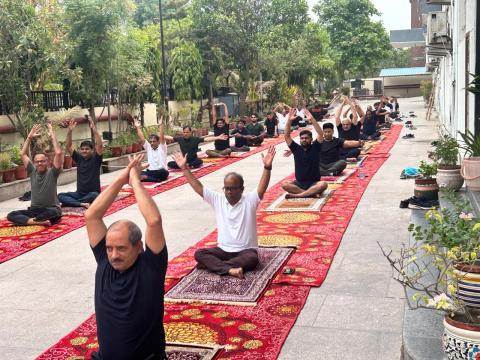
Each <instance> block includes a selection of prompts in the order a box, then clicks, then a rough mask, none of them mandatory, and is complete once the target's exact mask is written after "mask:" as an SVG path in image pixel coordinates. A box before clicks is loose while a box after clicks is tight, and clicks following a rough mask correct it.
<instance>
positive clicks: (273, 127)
mask: <svg viewBox="0 0 480 360" xmlns="http://www.w3.org/2000/svg"><path fill="white" fill-rule="evenodd" d="M264 125H265V128H266V129H267V133H266V135H265V137H267V138H273V137H278V120H277V116H276V115H275V113H274V112H273V111H269V112H268V113H267V118H266V119H265V123H264Z"/></svg>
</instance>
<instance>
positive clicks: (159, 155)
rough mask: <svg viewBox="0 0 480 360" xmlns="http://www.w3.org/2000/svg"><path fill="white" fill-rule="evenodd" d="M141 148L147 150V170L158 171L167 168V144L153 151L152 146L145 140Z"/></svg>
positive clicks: (160, 145)
mask: <svg viewBox="0 0 480 360" xmlns="http://www.w3.org/2000/svg"><path fill="white" fill-rule="evenodd" d="M143 148H144V149H145V150H147V161H148V170H160V169H166V168H167V144H166V143H163V144H159V145H158V147H157V148H156V149H155V150H153V148H152V145H150V143H149V142H148V141H147V140H145V142H144V143H143Z"/></svg>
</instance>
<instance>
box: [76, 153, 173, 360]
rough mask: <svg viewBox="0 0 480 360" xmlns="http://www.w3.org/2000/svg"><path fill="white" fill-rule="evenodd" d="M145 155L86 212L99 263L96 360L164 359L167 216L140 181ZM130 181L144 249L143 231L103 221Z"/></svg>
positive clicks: (132, 162) (134, 160)
mask: <svg viewBox="0 0 480 360" xmlns="http://www.w3.org/2000/svg"><path fill="white" fill-rule="evenodd" d="M142 158H143V155H142V154H139V155H136V156H135V157H133V158H132V157H131V158H130V163H129V164H128V166H127V168H125V169H124V170H122V171H121V173H120V175H119V176H118V177H117V178H116V179H115V180H114V181H113V182H112V183H111V184H110V185H109V186H108V188H106V189H105V190H104V191H102V193H101V194H100V195H99V196H98V197H97V199H96V200H95V201H94V202H93V204H92V205H91V206H90V207H89V208H88V210H87V211H86V213H85V220H86V225H87V234H88V240H89V242H90V247H91V248H92V251H93V255H94V256H95V260H96V262H97V270H96V273H95V315H96V319H97V337H98V344H99V351H98V353H95V354H93V356H92V358H93V359H104V360H109V359H115V360H136V359H139V360H140V359H141V360H143V359H152V360H153V359H155V360H165V359H166V356H165V331H164V328H163V308H164V306H163V295H164V282H165V273H166V271H167V264H168V254H167V247H166V245H165V236H164V233H163V228H162V218H161V216H160V212H159V210H158V208H157V205H155V202H154V201H153V199H152V197H151V196H150V194H149V193H148V192H147V190H146V189H145V187H144V186H143V184H142V182H141V177H140V176H141V175H140V174H141V170H142V167H141V165H140V162H141V160H142ZM127 183H129V184H130V185H131V186H132V188H133V192H134V195H135V199H136V202H137V204H138V208H139V209H140V212H141V214H142V216H143V218H144V219H145V222H146V231H145V245H146V248H145V250H144V248H143V243H142V240H141V239H142V232H141V230H140V228H139V227H138V226H137V225H136V224H135V223H133V222H132V221H130V220H119V221H116V222H114V223H113V224H111V225H110V226H109V227H108V229H107V227H106V225H105V223H104V222H103V218H104V216H105V213H106V212H107V210H108V208H109V207H110V205H112V203H113V201H114V200H115V197H116V196H117V194H118V193H119V191H120V190H121V189H122V186H123V185H125V184H127Z"/></svg>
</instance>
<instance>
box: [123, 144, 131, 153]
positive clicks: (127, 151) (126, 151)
mask: <svg viewBox="0 0 480 360" xmlns="http://www.w3.org/2000/svg"><path fill="white" fill-rule="evenodd" d="M132 152H133V145H132V144H129V145H127V146H125V154H131V153H132Z"/></svg>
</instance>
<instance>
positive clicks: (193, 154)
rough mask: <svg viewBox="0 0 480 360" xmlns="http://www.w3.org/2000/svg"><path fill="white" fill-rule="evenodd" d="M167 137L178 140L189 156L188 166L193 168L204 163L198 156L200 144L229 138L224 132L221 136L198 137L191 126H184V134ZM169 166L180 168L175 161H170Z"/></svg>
mask: <svg viewBox="0 0 480 360" xmlns="http://www.w3.org/2000/svg"><path fill="white" fill-rule="evenodd" d="M165 139H167V140H170V141H176V142H177V143H178V145H180V151H181V152H182V154H183V155H186V156H187V159H188V166H189V167H191V168H199V167H200V166H202V164H203V160H202V159H199V158H198V156H197V153H198V145H200V144H201V143H202V142H211V141H215V140H227V139H228V135H225V134H222V135H219V136H207V137H198V136H193V135H192V128H191V127H190V126H184V127H183V136H176V137H172V136H167V135H165ZM167 165H168V167H169V168H171V169H178V166H177V163H176V162H175V161H169V162H168V163H167Z"/></svg>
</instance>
